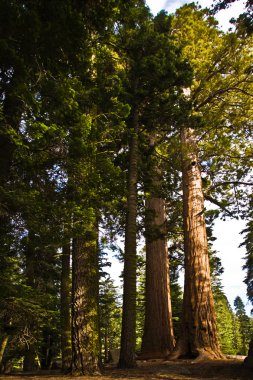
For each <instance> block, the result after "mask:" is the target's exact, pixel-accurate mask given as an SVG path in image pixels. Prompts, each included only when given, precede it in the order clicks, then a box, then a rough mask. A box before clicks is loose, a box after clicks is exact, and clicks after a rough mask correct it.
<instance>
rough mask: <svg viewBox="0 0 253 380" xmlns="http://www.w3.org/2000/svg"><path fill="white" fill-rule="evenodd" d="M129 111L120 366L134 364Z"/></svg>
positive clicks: (134, 168)
mask: <svg viewBox="0 0 253 380" xmlns="http://www.w3.org/2000/svg"><path fill="white" fill-rule="evenodd" d="M137 112H138V111H137V109H136V108H134V110H133V115H132V130H133V134H132V139H131V144H130V158H129V171H128V197H127V219H126V232H125V256H124V288H123V313H122V330H121V350H120V359H119V367H120V368H132V367H135V366H136V360H135V345H136V230H137V227H136V218H137V179H138V114H137Z"/></svg>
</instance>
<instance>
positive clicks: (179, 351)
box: [173, 128, 222, 359]
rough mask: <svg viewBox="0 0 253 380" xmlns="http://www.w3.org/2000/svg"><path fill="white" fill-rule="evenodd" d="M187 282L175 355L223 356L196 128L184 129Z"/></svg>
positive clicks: (183, 168) (213, 357) (183, 174)
mask: <svg viewBox="0 0 253 380" xmlns="http://www.w3.org/2000/svg"><path fill="white" fill-rule="evenodd" d="M182 156H183V159H182V176H183V219H184V251H185V285H184V300H183V320H182V330H181V336H180V339H179V342H178V344H177V348H176V351H175V353H174V355H173V357H180V356H190V357H198V358H199V359H201V358H209V359H217V358H221V357H222V354H221V351H220V346H219V341H218V334H217V323H216V316H215V309H214V301H213V294H212V289H211V277H210V267H209V257H208V246H207V236H206V224H205V217H204V197H203V190H202V181H201V171H200V166H199V163H198V155H197V143H196V140H195V137H194V131H193V130H192V129H190V128H184V129H183V130H182Z"/></svg>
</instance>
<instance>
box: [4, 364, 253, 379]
mask: <svg viewBox="0 0 253 380" xmlns="http://www.w3.org/2000/svg"><path fill="white" fill-rule="evenodd" d="M3 378H4V379H6V380H73V379H74V380H115V379H119V380H120V379H124V380H203V379H208V380H253V370H249V369H247V368H245V367H244V366H243V360H242V359H241V360H240V359H230V360H215V361H209V362H200V363H196V362H194V361H190V360H178V361H161V360H154V361H139V362H138V367H137V368H135V369H130V370H129V369H128V370H122V369H117V368H116V367H115V366H112V365H111V366H107V367H106V368H105V370H104V372H103V374H102V375H101V376H77V377H71V376H67V375H60V374H59V373H56V372H55V373H53V372H52V373H50V374H49V373H48V372H47V373H46V372H44V373H42V372H41V373H37V374H36V375H35V374H30V375H28V374H27V375H21V374H10V375H0V380H1V379H3Z"/></svg>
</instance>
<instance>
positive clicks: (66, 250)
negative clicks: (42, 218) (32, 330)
mask: <svg viewBox="0 0 253 380" xmlns="http://www.w3.org/2000/svg"><path fill="white" fill-rule="evenodd" d="M61 263H62V271H61V352H62V370H63V371H64V372H65V371H68V370H70V369H71V359H72V349H71V316H70V298H71V296H70V291H71V280H70V244H69V243H68V244H66V245H64V246H63V249H62V257H61Z"/></svg>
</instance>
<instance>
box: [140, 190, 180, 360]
mask: <svg viewBox="0 0 253 380" xmlns="http://www.w3.org/2000/svg"><path fill="white" fill-rule="evenodd" d="M145 224H146V291H145V293H146V294H145V301H146V302H145V323H144V334H143V338H142V347H141V357H142V358H161V357H165V356H167V355H168V354H169V353H170V352H171V351H172V350H173V348H174V345H175V340H174V333H173V324H172V310H171V299H170V280H169V258H168V246H167V239H166V215H165V200H164V199H162V198H155V197H153V196H152V197H151V198H148V199H147V200H146V223H145Z"/></svg>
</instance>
